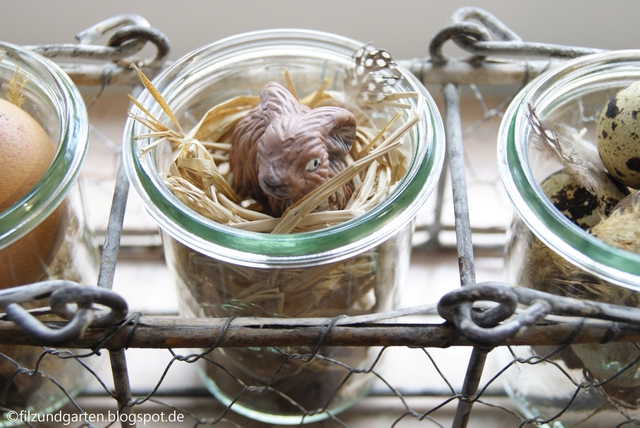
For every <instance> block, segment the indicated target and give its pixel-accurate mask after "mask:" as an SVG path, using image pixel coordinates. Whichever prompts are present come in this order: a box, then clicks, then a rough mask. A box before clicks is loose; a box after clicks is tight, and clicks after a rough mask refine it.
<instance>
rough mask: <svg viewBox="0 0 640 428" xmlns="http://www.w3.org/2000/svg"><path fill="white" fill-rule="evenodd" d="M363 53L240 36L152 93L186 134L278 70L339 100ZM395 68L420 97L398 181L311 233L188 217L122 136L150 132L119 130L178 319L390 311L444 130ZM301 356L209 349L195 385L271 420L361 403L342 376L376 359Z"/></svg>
mask: <svg viewBox="0 0 640 428" xmlns="http://www.w3.org/2000/svg"><path fill="white" fill-rule="evenodd" d="M362 46H363V44H362V43H359V42H357V41H354V40H350V39H346V38H343V37H340V36H336V35H332V34H326V33H321V32H315V31H305V30H270V31H261V32H254V33H246V34H241V35H238V36H235V37H231V38H228V39H224V40H221V41H219V42H216V43H213V44H211V45H208V46H205V47H203V48H201V49H199V50H197V51H195V52H193V53H191V54H189V55H187V56H185V57H184V58H182V59H181V60H179V61H177V62H176V63H175V64H174V65H173V66H171V67H170V68H169V69H167V70H166V71H165V72H164V73H163V74H162V75H161V76H159V77H157V78H156V79H155V80H154V81H153V84H154V85H155V87H156V88H157V89H158V91H159V92H160V93H161V94H162V96H163V97H164V99H165V100H166V101H167V103H168V105H169V106H170V107H171V109H172V111H173V112H174V114H175V116H176V117H177V118H178V121H179V122H180V123H181V127H182V128H183V129H185V130H188V129H189V127H193V126H194V125H195V124H196V123H197V122H198V120H199V119H200V118H201V117H202V116H203V114H204V112H205V111H207V110H208V109H209V108H210V107H212V106H213V105H216V104H218V103H221V102H223V101H226V100H228V99H230V98H232V97H234V96H238V95H258V94H259V93H260V90H261V88H262V86H263V85H264V84H265V83H267V82H268V81H270V80H275V81H279V82H282V81H283V72H284V71H285V70H286V71H288V73H289V75H290V76H291V80H292V81H293V82H294V84H295V88H296V91H297V92H298V95H299V96H300V98H303V97H304V96H306V95H307V94H309V93H310V92H312V91H315V90H316V89H318V88H319V87H320V85H321V84H322V83H323V81H324V80H325V78H330V79H331V84H330V86H329V87H328V88H327V90H334V91H340V90H341V85H342V78H343V76H344V70H345V68H346V66H347V65H348V64H350V63H351V61H353V55H354V53H355V52H356V51H357V50H358V49H359V48H361V47H362ZM398 71H399V72H400V73H401V74H402V78H401V80H400V81H399V82H398V83H397V84H396V85H394V87H395V88H396V89H395V90H397V91H402V92H405V91H409V92H417V93H419V94H421V95H422V98H420V99H421V100H422V101H418V98H411V99H408V101H405V102H407V103H410V104H411V106H412V107H414V108H416V109H418V110H419V111H420V117H419V121H418V123H417V124H416V125H415V126H413V127H412V128H411V129H410V131H409V133H408V134H407V136H406V142H405V145H406V148H407V154H408V156H407V158H408V162H407V165H406V169H407V172H406V174H405V175H404V178H402V180H401V181H400V182H399V183H398V184H397V186H396V188H395V189H394V190H393V191H392V193H391V194H390V195H389V196H388V197H387V198H386V199H385V200H384V201H383V202H382V203H380V204H378V205H377V206H375V207H374V208H372V209H371V210H370V211H368V212H366V213H365V214H363V215H361V216H359V217H356V218H354V219H351V220H349V221H346V222H344V223H342V224H338V225H334V226H331V227H328V228H324V229H321V230H316V231H312V232H304V233H293V234H268V233H257V232H249V231H243V230H240V229H236V228H233V227H229V226H226V225H222V224H219V223H217V222H214V221H211V220H208V219H206V218H205V217H203V216H201V215H199V214H197V213H196V212H194V211H193V210H190V209H188V208H186V206H185V205H183V204H182V203H180V202H179V201H178V200H177V199H176V197H174V196H173V194H172V193H171V192H170V191H169V190H168V189H167V187H166V186H165V185H164V184H163V182H162V170H161V167H160V166H158V165H162V163H163V162H162V159H163V155H162V148H161V147H158V148H157V149H156V150H155V151H152V152H151V155H152V156H140V153H141V150H142V149H143V148H144V147H146V146H147V145H149V144H150V143H151V142H150V141H149V139H138V140H136V139H135V138H134V137H136V136H137V135H140V134H143V133H146V132H148V130H147V129H146V128H145V127H144V126H142V125H141V124H139V123H137V122H136V121H134V120H132V119H129V120H128V122H127V124H126V126H125V134H124V159H125V167H126V169H127V173H128V175H129V178H130V180H131V182H132V185H133V188H134V189H135V191H136V193H137V194H138V196H139V197H140V199H141V200H142V203H143V204H144V206H145V207H146V209H147V210H148V211H149V212H150V213H151V215H152V216H153V217H154V218H155V220H156V221H157V222H158V223H159V225H160V227H161V230H162V234H163V240H164V249H165V258H166V262H167V264H168V267H169V269H170V272H171V274H172V276H173V278H174V279H175V281H176V284H177V287H178V290H179V296H180V304H181V310H182V314H183V315H184V316H186V317H230V316H258V317H335V316H338V315H359V314H368V313H374V312H380V311H386V310H389V309H393V308H394V306H395V304H396V291H397V289H398V286H399V285H400V284H401V283H402V282H403V280H404V278H405V275H406V273H407V268H408V263H409V255H410V250H411V232H412V220H413V219H414V217H415V215H416V212H417V210H418V208H419V207H421V206H422V204H423V203H424V202H425V200H426V198H427V196H428V195H429V194H430V193H431V191H432V190H433V188H434V186H435V183H436V182H437V179H438V177H439V174H440V171H441V168H442V163H443V160H444V133H443V126H442V121H441V119H440V116H439V114H438V111H437V108H436V106H435V104H434V102H433V100H432V98H431V96H430V95H429V94H428V93H427V91H426V89H425V88H424V86H422V84H421V83H419V82H418V80H417V79H415V77H413V76H412V75H411V74H410V73H409V72H408V71H406V70H405V69H403V68H400V69H398ZM138 101H139V102H140V103H141V104H142V105H143V106H144V107H145V108H146V109H148V111H149V112H150V113H151V114H152V115H154V116H156V117H160V116H161V115H162V112H161V110H160V108H159V106H157V104H156V103H155V102H154V101H153V99H152V97H151V96H150V94H149V93H147V92H146V91H145V92H143V93H142V94H141V95H140V97H139V98H138ZM134 113H135V110H134ZM392 114H393V112H392V113H387V112H385V111H380V112H378V113H377V115H378V116H379V117H376V118H375V120H377V121H378V122H380V123H383V122H384V123H385V124H386V123H387V121H388V120H389V119H390V118H391V115H392ZM406 114H407V113H404V116H403V117H404V118H406ZM312 351H313V350H312V349H311V348H305V347H292V348H287V349H282V348H274V347H265V348H258V347H252V348H243V349H234V348H220V349H215V350H214V351H213V352H212V353H211V354H209V356H208V357H209V360H210V362H209V363H206V364H205V367H204V369H203V374H204V379H205V383H206V385H207V386H208V388H209V389H210V391H211V392H212V393H213V394H214V395H215V396H216V397H217V398H218V399H219V400H221V401H222V402H223V403H225V404H227V405H231V409H232V410H235V411H237V412H239V413H242V414H244V415H247V416H249V417H252V418H255V419H257V420H262V421H265V422H270V423H277V424H298V423H301V422H312V421H314V420H318V419H323V418H326V417H328V416H329V413H332V414H335V413H336V412H338V411H340V410H343V409H345V408H347V407H348V406H350V405H351V404H353V403H354V402H355V401H356V400H357V399H358V398H359V397H361V396H363V395H364V394H366V392H367V391H368V389H369V386H370V385H371V381H372V380H373V379H374V376H372V375H365V374H358V373H350V371H349V369H348V368H347V367H354V368H355V367H360V368H368V367H369V365H370V364H372V362H373V358H374V357H375V356H376V355H377V354H376V352H375V350H373V349H369V348H362V347H322V349H320V350H319V353H318V355H316V356H312ZM292 355H293V357H292ZM295 355H298V356H303V357H295ZM287 356H289V357H287ZM307 359H310V361H307ZM335 360H338V361H340V362H341V363H338V364H337V363H335Z"/></svg>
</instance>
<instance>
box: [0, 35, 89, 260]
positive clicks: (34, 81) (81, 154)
mask: <svg viewBox="0 0 640 428" xmlns="http://www.w3.org/2000/svg"><path fill="white" fill-rule="evenodd" d="M0 51H3V52H4V58H3V60H2V61H0V67H3V68H7V67H8V68H11V69H12V70H15V67H16V65H19V66H20V71H21V73H23V74H24V75H25V77H26V78H27V80H28V81H27V84H26V87H25V88H26V90H27V91H32V92H34V93H36V94H37V96H38V97H40V98H41V99H43V100H44V101H45V102H46V104H47V106H48V107H50V108H51V110H52V111H55V112H56V113H57V120H58V121H59V128H60V129H59V136H58V139H57V141H55V140H54V141H53V142H54V143H57V148H56V152H55V155H54V158H53V160H52V162H51V164H50V165H49V167H48V168H47V170H46V171H45V173H44V175H43V176H42V177H41V178H40V180H39V181H38V182H37V183H36V184H35V186H34V187H33V188H32V189H31V190H30V191H29V192H28V193H27V194H26V195H24V196H23V197H22V198H21V199H20V200H18V201H16V202H15V203H14V204H13V205H12V206H10V207H8V208H7V209H5V210H4V211H2V212H0V248H5V247H6V246H8V245H10V244H12V243H13V242H15V241H17V240H18V239H20V238H21V237H23V236H24V235H26V234H27V233H28V232H30V231H31V230H32V229H33V228H35V227H36V226H37V225H38V224H40V223H41V222H42V221H43V220H44V219H46V218H47V217H48V216H49V214H51V213H52V212H53V211H54V210H55V209H56V207H57V206H58V205H59V204H60V203H61V202H62V200H63V199H64V198H65V197H66V195H67V194H68V193H69V191H70V190H71V188H72V186H73V184H74V183H75V182H76V179H77V178H78V175H79V174H80V170H81V167H82V164H83V162H84V158H85V156H86V152H87V147H88V142H89V119H88V113H87V110H86V106H85V104H84V100H83V98H82V96H81V95H80V92H79V90H78V88H77V87H76V86H75V84H74V83H73V81H72V80H71V79H70V78H69V76H68V75H67V74H66V73H65V72H64V71H62V69H61V68H60V67H59V66H58V65H57V64H55V63H54V62H53V61H51V60H50V59H48V58H45V57H43V56H41V55H40V54H37V53H34V52H32V51H29V50H27V49H24V48H22V47H21V46H18V45H15V44H12V43H6V42H0ZM53 138H55V137H53Z"/></svg>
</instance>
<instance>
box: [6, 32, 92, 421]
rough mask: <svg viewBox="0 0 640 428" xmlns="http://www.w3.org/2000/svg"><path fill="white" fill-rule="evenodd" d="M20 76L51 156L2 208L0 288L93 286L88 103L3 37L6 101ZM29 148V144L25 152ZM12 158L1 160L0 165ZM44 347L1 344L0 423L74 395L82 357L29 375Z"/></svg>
mask: <svg viewBox="0 0 640 428" xmlns="http://www.w3.org/2000/svg"><path fill="white" fill-rule="evenodd" d="M16 74H17V76H18V79H19V80H22V81H23V82H24V81H26V84H25V85H24V88H23V89H22V90H21V91H22V97H23V102H22V104H21V106H20V108H21V109H22V110H24V111H25V112H27V113H28V114H29V115H30V116H31V117H32V118H33V119H35V121H36V122H38V123H39V125H40V126H41V127H42V128H43V130H44V132H45V133H46V135H47V137H48V138H49V139H50V144H51V145H52V148H50V149H51V152H52V158H53V159H52V160H51V162H50V164H49V166H48V168H46V170H44V174H43V175H42V176H41V177H40V179H39V180H38V181H37V182H36V183H35V185H34V186H33V187H32V188H31V189H30V190H28V191H27V192H26V194H25V195H24V196H22V197H21V198H20V199H18V200H17V201H15V202H14V203H10V202H8V203H10V206H8V207H6V208H5V209H4V210H3V211H1V212H0V289H7V288H11V287H15V286H19V285H26V284H31V283H35V282H38V281H46V280H58V279H63V280H69V281H74V282H77V283H79V284H95V282H96V280H97V267H98V259H97V249H96V248H95V247H94V243H93V240H92V235H91V233H90V232H89V230H88V229H87V225H86V221H85V216H84V208H83V204H82V196H81V189H80V184H79V173H80V169H81V167H82V164H83V161H84V158H85V154H86V150H87V144H88V141H89V121H88V117H87V111H86V108H85V105H84V102H83V100H82V97H81V95H80V93H79V92H78V90H77V88H76V87H75V86H74V84H73V82H72V81H71V80H70V79H69V77H68V76H67V75H66V74H65V73H64V72H63V71H62V70H61V69H60V68H59V67H58V66H57V65H55V64H54V63H53V62H51V61H50V60H48V59H46V58H44V57H41V56H40V55H37V54H34V53H32V52H29V51H27V50H24V49H22V48H21V47H18V46H15V45H11V44H8V43H0V97H2V98H3V99H6V94H7V93H8V92H10V87H11V83H10V82H12V81H16ZM46 143H47V144H48V143H49V142H46ZM26 144H29V142H26ZM31 144H32V146H33V142H31ZM29 150H33V149H29ZM29 150H27V149H26V148H25V153H29ZM0 159H3V158H2V155H1V154H0ZM7 164H8V161H5V160H4V159H3V162H2V165H0V169H1V168H7V167H8V166H7ZM12 165H14V166H15V167H19V166H16V165H15V164H12ZM25 170H26V168H25ZM3 173H10V174H18V175H19V173H17V172H11V171H4V172H3ZM29 305H33V306H34V307H38V306H41V305H39V302H34V303H25V304H23V306H25V307H28V306H29ZM43 353H44V351H43V349H42V348H40V347H37V346H17V345H16V346H14V345H0V408H1V409H2V411H3V413H2V420H0V426H13V425H20V424H22V423H23V422H22V421H21V420H19V418H15V415H16V414H15V413H13V414H12V415H13V416H14V417H11V416H10V412H9V410H13V411H17V412H20V411H21V410H25V411H29V412H31V414H36V413H43V414H44V413H51V412H52V411H54V410H55V409H58V408H60V407H62V406H63V405H64V404H65V403H66V402H67V401H68V395H67V394H69V396H74V395H76V394H77V393H78V392H79V391H80V390H81V388H82V387H83V385H84V383H85V382H86V380H87V375H88V371H87V370H86V369H85V368H84V367H83V366H82V365H81V364H80V363H78V362H77V361H76V360H75V359H73V358H68V359H62V358H59V357H58V356H56V355H51V354H49V355H46V356H45V357H44V358H42V360H41V361H39V364H38V366H37V367H38V370H39V371H40V372H42V373H45V374H42V373H36V374H35V375H33V376H32V375H30V374H29V373H28V372H27V371H26V370H24V369H27V370H34V369H35V368H36V363H37V362H38V360H39V358H40V357H41V356H42V355H43ZM20 368H23V369H21V370H20ZM49 377H50V378H49ZM52 379H53V380H55V382H57V383H58V385H56V383H54V381H53V380H52Z"/></svg>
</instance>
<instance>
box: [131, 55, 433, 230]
mask: <svg viewBox="0 0 640 428" xmlns="http://www.w3.org/2000/svg"><path fill="white" fill-rule="evenodd" d="M132 67H133V68H134V69H135V70H136V72H137V73H138V75H139V76H140V79H141V81H142V83H143V85H144V86H145V87H146V88H147V90H149V93H150V94H151V95H152V97H153V98H154V100H156V102H157V103H158V104H159V105H160V107H161V108H162V110H163V111H164V112H165V113H166V114H167V116H168V117H169V120H170V122H171V123H170V125H166V124H164V123H162V122H161V121H160V120H158V119H156V118H155V117H154V116H153V115H152V114H151V113H149V111H147V110H146V109H145V108H144V107H143V106H142V105H140V103H139V102H137V101H136V100H135V99H134V98H133V97H130V99H131V101H132V102H133V103H134V104H135V105H136V106H137V107H138V108H139V109H140V110H141V111H142V113H143V114H144V115H136V114H133V113H130V115H131V117H132V118H133V119H135V120H136V121H138V122H140V123H141V124H143V125H144V126H146V127H147V128H149V129H150V130H151V132H149V133H145V134H140V135H137V136H136V139H148V138H150V139H154V141H153V142H152V143H150V144H149V145H148V146H146V147H145V148H144V149H142V151H141V155H144V154H145V153H147V152H149V151H150V150H152V149H153V148H154V147H156V146H157V145H159V144H162V143H166V142H168V143H170V144H171V147H172V151H173V158H172V160H173V164H172V165H171V167H170V169H169V171H168V173H167V174H166V176H165V177H164V183H165V185H166V186H167V188H168V189H169V190H170V191H171V192H172V193H173V194H174V195H175V196H176V197H177V198H178V199H179V200H180V201H181V202H182V203H184V204H185V205H186V206H188V207H189V208H191V209H192V210H194V211H195V212H197V213H199V214H201V215H203V216H205V217H207V218H209V219H212V220H214V221H216V222H219V223H221V224H225V225H228V226H232V227H236V228H239V229H242V230H250V231H254V232H265V233H295V232H302V231H309V230H316V229H319V228H324V227H327V226H330V225H333V224H337V223H340V222H344V221H347V220H349V219H352V218H355V217H357V216H359V215H361V214H362V213H364V212H366V211H367V210H370V209H371V208H373V207H374V206H376V205H377V204H379V203H380V202H381V201H382V200H383V199H384V198H385V197H386V196H388V195H389V193H390V192H391V190H392V189H393V187H394V185H395V184H396V183H397V182H398V181H399V180H400V179H401V178H402V177H403V176H404V174H405V172H406V159H405V156H404V154H403V152H402V150H401V148H402V146H403V144H404V142H405V141H406V138H404V137H405V134H406V133H407V132H408V131H409V129H411V127H413V126H414V125H415V124H416V123H417V122H418V120H419V116H420V112H416V111H414V110H411V111H410V112H409V114H408V117H407V119H406V120H405V121H404V123H402V124H401V125H399V126H396V129H395V130H394V131H393V132H390V129H391V128H392V127H393V126H394V125H395V124H396V123H397V122H398V121H399V119H400V117H401V114H400V113H397V114H396V115H395V116H394V117H393V118H392V119H391V121H390V122H389V123H388V125H387V126H385V127H383V128H382V129H380V130H378V129H376V128H375V127H373V126H371V125H370V120H369V118H368V117H366V114H364V113H363V112H362V111H361V110H359V111H356V112H355V113H356V114H357V116H358V119H359V120H358V122H359V123H365V124H366V126H359V127H358V130H357V135H356V141H355V142H354V144H353V146H352V150H351V152H350V154H349V156H348V157H347V164H348V166H347V167H346V168H345V169H344V170H343V171H342V172H340V173H339V174H338V175H337V176H335V177H334V178H333V179H331V180H329V181H327V182H326V183H324V185H322V186H320V187H319V188H318V189H316V190H315V191H314V192H312V193H311V194H309V195H307V196H306V197H305V198H303V199H302V200H300V201H298V202H297V203H296V204H294V205H292V206H291V207H289V209H288V210H287V211H286V212H285V213H284V214H283V215H282V217H281V218H274V217H270V216H268V215H266V214H263V213H262V212H261V211H260V209H261V207H260V206H259V204H256V203H255V201H252V200H241V199H240V198H239V197H238V195H237V194H236V193H235V192H234V190H233V189H232V187H231V186H230V184H229V183H230V182H231V177H230V175H229V172H228V170H229V168H228V159H229V155H228V152H229V148H230V139H231V133H232V132H233V129H234V127H235V125H236V124H237V123H238V122H239V121H240V120H241V119H242V118H243V117H244V116H245V115H246V114H247V113H248V112H249V111H250V110H251V109H252V108H253V107H254V106H256V105H257V104H258V103H259V97H250V96H241V97H236V98H232V99H229V100H227V101H225V102H223V103H221V104H218V105H216V106H214V107H212V108H211V109H210V110H209V111H207V112H206V113H205V115H204V116H203V117H202V119H201V120H200V122H199V123H198V124H196V126H194V128H193V129H191V130H190V131H189V132H188V133H185V132H184V131H183V130H182V128H181V126H180V124H179V122H178V120H177V118H176V117H175V116H174V114H173V113H172V111H171V108H170V107H169V105H168V104H167V103H166V101H165V100H164V99H163V97H162V95H161V94H160V93H159V92H158V91H157V89H156V88H155V87H154V86H153V84H152V83H151V82H150V81H149V80H148V79H147V78H146V77H145V76H144V74H143V73H142V72H141V71H140V70H139V69H138V68H137V67H136V66H135V65H133V66H132ZM284 77H285V81H286V84H287V86H288V88H289V90H290V91H291V93H292V94H293V95H294V96H296V97H297V96H298V95H297V91H296V90H295V86H294V83H293V81H292V80H291V77H290V76H289V74H288V73H287V72H285V76H284ZM329 83H330V82H329V81H328V80H325V81H324V82H323V83H322V85H321V86H320V87H319V88H318V89H317V90H316V91H314V92H312V93H310V94H309V95H307V96H306V97H305V98H303V99H302V100H300V102H301V103H303V104H305V105H308V106H309V107H311V108H315V107H318V106H321V105H336V104H338V101H337V100H336V97H334V96H333V95H332V94H330V93H328V92H327V91H326V88H327V87H328V85H329ZM408 97H412V98H413V97H419V95H418V94H416V93H413V92H411V93H399V94H392V95H390V96H389V97H387V98H385V100H383V101H382V102H381V104H382V105H385V106H393V107H396V108H401V109H408V108H410V107H411V106H410V105H409V104H406V103H402V102H398V100H402V99H404V98H408ZM422 104H423V103H421V102H419V103H418V105H419V106H422ZM349 181H352V182H353V184H354V188H355V191H354V192H353V195H352V198H351V200H349V201H348V203H347V206H346V208H345V209H344V210H342V211H339V212H314V211H316V210H317V208H318V206H319V205H320V204H321V203H322V202H323V201H325V200H326V199H327V198H328V197H329V196H330V195H331V194H333V193H334V192H335V191H336V190H337V189H338V188H340V187H342V186H343V185H344V184H345V183H347V182H349Z"/></svg>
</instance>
